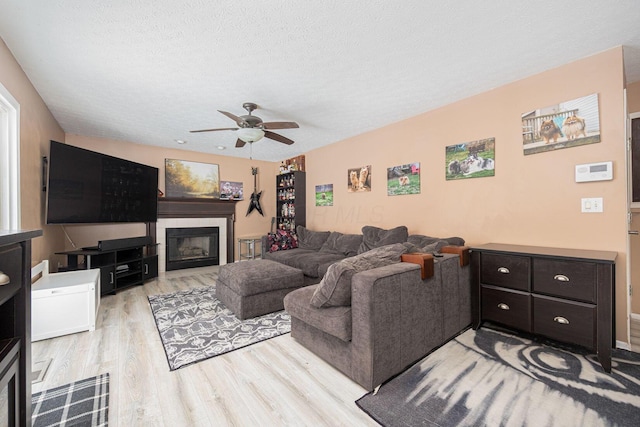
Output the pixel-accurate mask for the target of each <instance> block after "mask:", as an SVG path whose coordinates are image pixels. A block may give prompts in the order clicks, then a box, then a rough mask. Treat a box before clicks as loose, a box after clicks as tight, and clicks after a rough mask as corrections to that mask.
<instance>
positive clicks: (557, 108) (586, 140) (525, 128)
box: [522, 93, 600, 155]
mask: <svg viewBox="0 0 640 427" xmlns="http://www.w3.org/2000/svg"><path fill="white" fill-rule="evenodd" d="M596 142H600V111H599V109H598V94H597V93H594V94H592V95H588V96H583V97H582V98H576V99H572V100H570V101H565V102H561V103H559V104H555V105H550V106H548V107H544V108H538V109H535V110H532V111H528V112H526V113H523V114H522V144H523V147H524V154H525V155H527V154H536V153H543V152H545V151H552V150H558V149H560V148H570V147H577V146H580V145H585V144H594V143H596Z"/></svg>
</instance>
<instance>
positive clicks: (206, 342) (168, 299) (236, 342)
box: [149, 286, 291, 371]
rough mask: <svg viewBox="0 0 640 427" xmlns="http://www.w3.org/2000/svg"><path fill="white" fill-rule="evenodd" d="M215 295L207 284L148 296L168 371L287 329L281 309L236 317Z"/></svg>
mask: <svg viewBox="0 0 640 427" xmlns="http://www.w3.org/2000/svg"><path fill="white" fill-rule="evenodd" d="M215 295H216V289H215V286H207V287H203V288H195V289H191V290H188V291H181V292H176V293H172V294H166V295H151V296H149V303H150V304H151V310H152V311H153V316H154V318H155V319H156V325H157V326H158V331H159V332H160V339H161V340H162V344H163V345H164V350H165V353H166V354H167V361H168V362H169V369H170V370H172V371H173V370H176V369H179V368H182V367H184V366H187V365H190V364H192V363H196V362H200V361H202V360H205V359H209V358H211V357H214V356H219V355H221V354H224V353H228V352H230V351H233V350H237V349H239V348H242V347H246V346H248V345H251V344H255V343H257V342H260V341H264V340H267V339H269V338H273V337H277V336H279V335H282V334H286V333H288V332H291V317H290V316H289V314H287V313H286V312H284V311H279V312H276V313H270V314H266V315H264V316H260V317H255V318H253V319H247V320H238V318H237V317H235V316H234V315H233V313H232V312H231V311H230V310H229V309H227V308H226V307H225V306H224V305H223V304H222V303H221V302H220V301H219V300H217V299H216V297H215Z"/></svg>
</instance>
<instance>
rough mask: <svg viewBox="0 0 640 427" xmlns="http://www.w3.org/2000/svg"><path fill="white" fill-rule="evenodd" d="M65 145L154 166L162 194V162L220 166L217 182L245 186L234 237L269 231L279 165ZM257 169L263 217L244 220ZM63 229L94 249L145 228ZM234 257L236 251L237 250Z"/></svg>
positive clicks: (85, 143)
mask: <svg viewBox="0 0 640 427" xmlns="http://www.w3.org/2000/svg"><path fill="white" fill-rule="evenodd" d="M66 139H67V140H66V142H67V143H68V144H70V145H73V146H76V147H81V148H85V149H88V150H92V151H97V152H99V153H104V154H108V155H111V156H115V157H121V158H125V159H127V160H131V161H134V162H138V163H143V164H146V165H150V166H155V167H157V168H158V169H159V187H160V189H161V190H162V191H163V192H164V190H165V187H164V160H165V159H179V160H189V161H194V162H201V163H214V164H217V165H219V172H220V179H222V180H225V181H236V182H242V183H243V184H244V194H245V198H244V200H242V201H239V202H237V203H236V221H235V233H236V236H243V235H255V234H258V235H261V234H266V233H267V232H268V231H269V228H270V225H271V217H273V216H275V205H276V201H275V174H276V171H277V167H278V165H277V164H276V163H273V162H265V161H256V160H249V159H243V158H238V157H228V156H218V155H214V154H204V153H199V152H195V151H187V150H182V149H166V148H159V147H154V146H150V145H143V144H134V143H131V142H124V141H114V140H109V139H103V138H91V137H86V136H79V135H73V134H67V136H66ZM252 166H253V167H257V168H258V175H257V177H258V182H257V187H258V190H259V191H260V190H262V196H261V198H260V205H261V207H262V210H263V212H264V214H265V216H264V217H263V216H261V215H260V214H259V213H258V212H257V211H253V212H252V213H251V214H250V215H249V216H246V212H247V208H248V207H249V198H250V195H251V193H252V192H253V175H252V174H251V167H252ZM65 229H66V231H67V233H68V234H69V236H70V237H71V240H73V242H74V243H75V244H76V246H78V247H82V246H90V245H95V244H96V243H97V242H98V240H104V239H117V238H121V237H131V236H143V235H144V234H145V227H144V224H124V225H67V226H65ZM236 254H237V249H236Z"/></svg>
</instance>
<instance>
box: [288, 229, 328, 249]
mask: <svg viewBox="0 0 640 427" xmlns="http://www.w3.org/2000/svg"><path fill="white" fill-rule="evenodd" d="M296 234H297V235H298V247H299V248H301V249H311V250H314V251H319V250H320V248H321V247H322V245H323V244H324V242H326V241H327V239H328V238H329V235H330V234H331V232H329V231H311V230H309V229H308V228H306V227H303V226H302V225H299V226H297V227H296Z"/></svg>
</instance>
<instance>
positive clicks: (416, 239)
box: [407, 234, 464, 247]
mask: <svg viewBox="0 0 640 427" xmlns="http://www.w3.org/2000/svg"><path fill="white" fill-rule="evenodd" d="M438 240H444V241H445V242H447V245H454V246H464V239H463V238H462V237H445V238H441V237H431V236H423V235H421V234H412V235H411V236H409V237H408V238H407V242H409V243H412V244H414V245H416V246H418V247H420V246H427V245H430V244H432V243H434V242H436V241H438Z"/></svg>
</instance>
